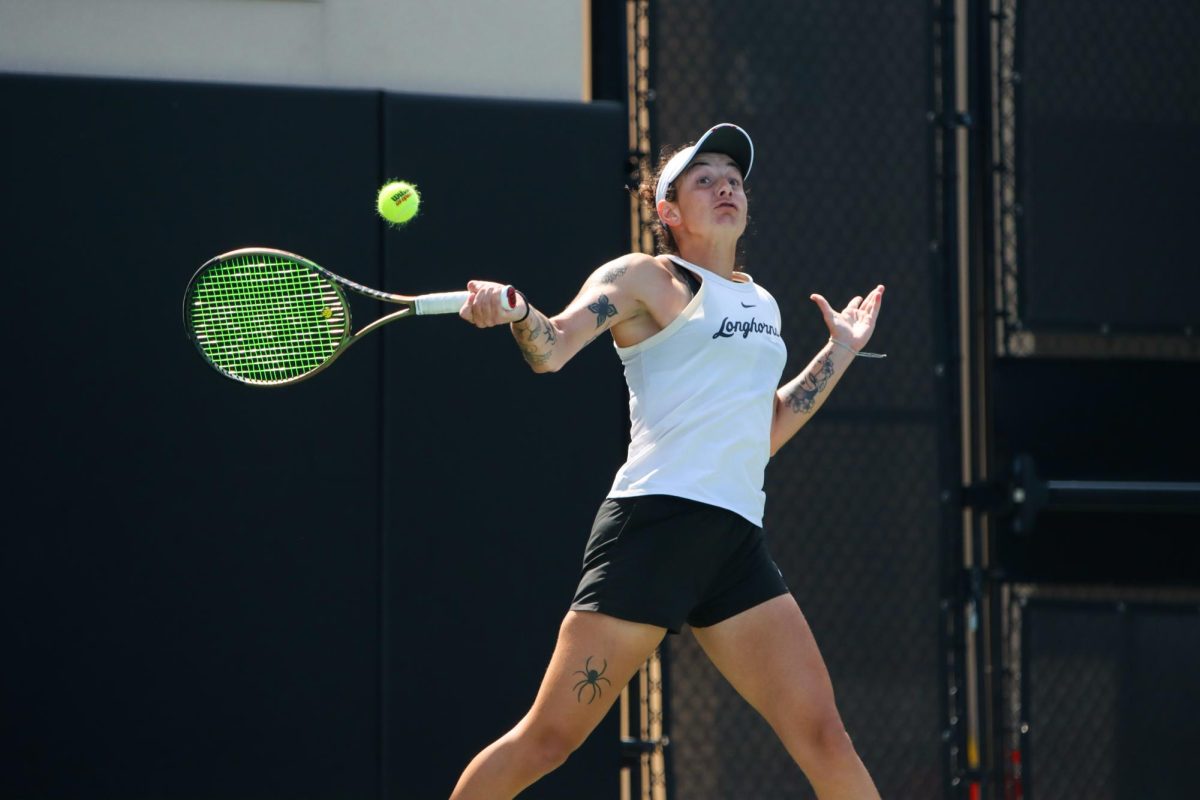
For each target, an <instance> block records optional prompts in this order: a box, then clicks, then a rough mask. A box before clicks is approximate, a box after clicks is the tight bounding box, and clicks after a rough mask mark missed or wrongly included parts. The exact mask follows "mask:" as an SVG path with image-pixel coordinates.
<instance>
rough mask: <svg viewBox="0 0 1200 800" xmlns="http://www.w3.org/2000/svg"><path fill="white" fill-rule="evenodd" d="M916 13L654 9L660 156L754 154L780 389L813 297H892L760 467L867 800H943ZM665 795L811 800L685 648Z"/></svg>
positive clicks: (759, 727) (804, 337) (663, 5)
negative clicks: (784, 442) (745, 147)
mask: <svg viewBox="0 0 1200 800" xmlns="http://www.w3.org/2000/svg"><path fill="white" fill-rule="evenodd" d="M930 27H931V26H930V20H929V9H928V8H927V7H926V5H925V4H920V3H891V2H886V1H885V0H878V1H877V2H858V1H856V2H841V3H836V4H835V3H818V2H786V3H785V2H768V1H767V0H745V2H741V3H737V4H733V3H724V2H717V1H716V0H688V1H687V2H685V1H684V0H664V1H663V2H657V3H654V4H653V5H652V25H651V33H650V36H651V50H652V53H653V59H654V69H653V71H652V77H653V87H652V88H653V97H654V101H653V105H652V120H653V133H654V137H653V139H654V141H655V142H656V144H657V145H658V146H662V145H674V144H680V143H683V142H685V141H689V140H693V139H695V137H696V136H698V135H699V134H700V133H702V132H703V131H704V130H705V129H707V128H708V127H709V126H710V125H712V124H714V123H716V122H721V121H728V122H735V123H737V124H739V125H741V126H742V127H744V128H746V129H747V130H748V131H749V132H750V134H751V136H752V137H753V138H754V142H755V147H756V160H755V166H754V171H753V173H752V175H751V176H750V178H749V181H748V183H747V191H748V195H749V198H750V226H749V229H748V231H747V236H746V237H745V238H744V240H743V242H744V252H743V254H742V264H743V267H744V269H745V271H747V272H749V273H750V274H752V275H753V276H754V277H755V280H756V281H758V282H759V283H761V284H762V285H763V286H765V287H766V288H767V289H768V290H769V291H771V292H772V294H774V295H775V297H776V299H777V300H778V301H779V304H780V308H781V309H782V312H783V321H784V322H783V325H784V335H785V339H786V340H787V343H788V346H789V350H790V355H789V363H788V366H787V372H786V375H787V376H788V377H790V376H792V375H794V374H796V373H797V372H798V371H799V370H801V369H803V367H804V366H805V365H806V364H807V363H808V361H809V360H810V359H811V358H812V356H813V354H814V353H815V352H816V351H817V350H818V349H819V348H820V347H821V345H822V344H823V343H824V340H825V338H826V336H827V334H826V333H825V329H824V325H823V323H822V321H821V318H820V315H819V313H818V312H817V310H816V307H815V306H814V305H813V304H812V302H811V301H810V300H809V295H810V294H811V293H813V292H819V293H821V294H823V295H825V296H826V297H827V298H828V299H829V300H830V302H831V303H834V304H844V303H845V302H847V301H848V300H849V299H850V298H851V297H853V296H854V295H856V294H860V295H861V294H866V292H867V291H869V290H870V289H871V288H873V287H874V286H875V285H876V284H877V283H884V284H886V286H887V294H886V300H885V303H884V311H883V314H882V317H881V321H880V323H879V326H878V329H877V331H876V334H875V338H874V339H873V340H872V347H871V349H873V350H883V351H886V352H887V353H888V355H889V357H888V359H886V360H884V361H878V362H875V361H872V362H869V363H862V364H858V365H856V366H855V367H854V368H853V369H852V370H851V371H850V372H849V373H848V374H847V375H846V376H845V378H844V379H843V381H842V382H841V384H840V385H839V387H838V391H837V392H836V393H835V394H834V395H833V397H832V398H831V399H830V400H829V401H828V402H827V403H826V405H825V407H824V408H823V409H822V410H821V412H820V414H819V415H818V416H817V418H816V420H815V421H814V422H813V423H812V424H810V425H809V426H808V427H806V428H805V430H803V431H802V432H801V433H800V434H799V435H798V436H797V438H796V439H795V440H793V442H792V443H791V444H789V446H788V447H787V448H785V449H784V450H783V451H781V452H780V453H779V455H777V456H776V457H775V459H774V460H773V461H772V463H771V465H770V466H769V468H768V473H767V492H768V506H767V521H766V528H767V533H768V540H769V543H770V548H771V551H772V553H773V555H774V557H775V560H776V562H777V563H778V564H779V566H780V568H781V569H782V570H783V573H784V575H785V577H786V578H787V580H788V582H789V585H790V586H791V588H792V591H793V593H794V594H795V596H796V598H797V600H798V601H799V603H800V606H801V608H803V609H804V610H805V614H806V616H807V617H808V619H809V622H810V624H811V626H812V628H813V630H814V633H815V635H816V637H817V641H818V643H819V644H820V646H821V648H822V652H823V654H824V656H825V660H826V662H827V664H828V666H829V669H830V672H831V674H832V677H833V681H834V687H835V691H836V692H837V697H838V704H839V708H840V710H841V712H842V716H843V719H844V720H845V722H846V726H847V729H848V731H849V732H850V735H851V737H852V738H853V739H854V741H855V743H856V746H857V748H858V750H859V753H860V754H861V756H862V757H863V760H864V761H865V762H866V764H867V767H868V769H869V770H870V771H871V773H872V775H873V776H874V778H875V780H876V782H877V784H878V786H879V788H880V791H881V792H882V793H883V795H884V796H885V797H889V798H901V799H902V798H930V797H937V796H940V794H941V779H942V776H941V755H940V747H941V740H940V726H939V714H940V708H941V702H942V700H941V693H942V687H941V685H940V683H939V673H938V658H939V648H940V645H939V640H938V576H939V564H938V536H939V521H940V516H939V515H940V509H939V501H938V494H939V492H938V484H937V476H938V459H939V455H938V430H939V425H940V424H941V422H940V421H939V412H938V409H939V405H938V402H939V401H938V394H937V392H938V390H937V387H936V385H935V379H934V367H935V365H934V346H933V344H934V342H933V336H934V331H935V328H934V323H933V315H932V307H931V303H932V302H933V298H934V296H935V287H934V286H933V285H932V281H933V278H934V276H933V274H932V272H931V270H930V267H929V250H928V247H929V243H928V232H929V230H930V228H931V225H930V220H929V214H930V208H931V207H932V205H931V197H930V192H931V191H932V177H931V175H932V165H931V164H930V153H929V150H930V148H929V140H930V137H929V129H928V127H927V126H928V121H927V118H926V114H927V111H928V110H929V103H930V99H929V94H930V77H929V76H930V67H929V59H930V51H931V47H932V46H933V45H932V43H931V41H930V40H931V34H930ZM666 661H667V667H668V669H667V677H668V679H667V682H666V684H667V688H666V691H667V695H668V697H667V709H668V717H667V725H666V728H667V730H666V733H667V735H668V736H669V737H670V741H671V745H670V747H669V748H668V754H669V757H670V759H671V769H670V771H669V775H670V782H669V784H670V785H669V787H668V789H669V796H670V797H672V798H679V800H716V798H738V799H739V800H755V799H756V798H763V799H764V800H766V799H767V798H769V799H770V800H779V798H784V797H789V798H790V797H812V796H813V794H812V790H811V788H810V787H809V786H808V784H807V782H806V781H805V779H804V778H803V776H802V774H801V773H800V771H799V769H798V768H797V767H796V766H795V764H794V763H793V762H792V760H791V758H790V757H789V756H788V755H787V753H786V752H785V751H784V749H783V747H782V745H781V744H780V743H779V742H778V740H777V738H776V737H775V735H774V733H773V732H772V731H771V730H770V729H769V727H768V726H767V725H766V723H765V722H764V721H763V720H762V719H761V718H760V717H759V716H758V715H757V714H756V713H755V712H754V711H753V710H752V709H751V708H750V707H749V706H748V705H747V704H746V703H744V702H743V701H742V700H741V699H740V698H739V697H737V696H736V694H735V692H734V691H733V690H732V688H730V687H729V685H728V684H727V683H725V681H724V680H723V679H722V678H721V677H720V675H719V674H717V672H716V670H715V669H714V668H713V667H712V665H711V664H710V663H709V662H708V660H707V658H706V657H705V656H704V655H703V653H702V652H701V651H700V649H699V647H698V646H697V645H696V643H695V640H694V639H693V638H692V637H691V636H690V635H689V634H688V633H687V632H685V633H684V635H682V636H678V637H671V638H670V640H669V642H668V645H667V647H666Z"/></svg>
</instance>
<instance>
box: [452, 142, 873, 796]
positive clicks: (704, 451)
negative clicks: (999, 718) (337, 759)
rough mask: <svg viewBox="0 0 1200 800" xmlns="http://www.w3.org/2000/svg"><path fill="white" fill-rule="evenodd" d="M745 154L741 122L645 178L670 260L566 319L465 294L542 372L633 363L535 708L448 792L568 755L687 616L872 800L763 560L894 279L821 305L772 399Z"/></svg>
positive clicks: (830, 787)
mask: <svg viewBox="0 0 1200 800" xmlns="http://www.w3.org/2000/svg"><path fill="white" fill-rule="evenodd" d="M753 163H754V145H753V144H752V142H751V140H750V136H749V135H748V134H747V133H746V132H745V131H743V130H742V129H741V128H739V127H737V126H736V125H731V124H721V125H717V126H715V127H713V128H711V129H710V130H708V131H707V132H706V133H705V134H704V135H703V136H702V137H700V138H699V139H698V140H697V141H696V143H695V144H690V145H688V146H685V147H682V148H680V149H679V150H678V151H676V152H675V153H674V154H673V155H672V156H670V158H668V159H666V160H665V161H664V163H662V164H661V165H660V167H659V170H658V173H657V175H656V176H655V178H654V179H652V183H651V184H650V185H643V186H642V187H641V194H642V198H643V200H645V201H646V202H649V203H651V204H652V205H653V207H654V209H655V210H656V212H657V214H658V217H659V220H660V221H661V226H660V230H659V249H660V250H661V251H662V253H661V254H660V255H658V256H649V255H646V254H644V253H630V254H628V255H625V256H622V257H621V258H618V259H616V260H614V261H611V262H609V263H607V264H605V265H603V266H601V267H600V268H599V269H597V270H596V271H595V272H594V273H592V275H591V276H590V277H589V278H588V280H587V281H586V282H585V283H584V285H583V288H582V289H581V290H580V292H579V294H578V296H577V297H576V298H575V299H574V300H573V301H572V302H571V303H570V305H568V306H567V307H566V308H565V309H564V310H563V311H562V312H561V313H560V314H558V315H556V316H553V317H550V316H547V315H546V314H544V313H542V312H541V311H539V310H538V309H537V308H535V307H533V306H531V305H530V304H529V303H528V302H527V301H526V300H525V299H524V298H523V297H522V298H520V299H519V300H518V302H517V304H516V307H515V308H513V309H511V310H506V309H505V307H504V305H503V304H502V303H501V292H502V290H503V288H504V287H503V285H502V284H499V283H491V282H486V281H471V282H470V283H469V284H468V289H469V290H470V291H471V293H472V294H471V297H470V299H469V300H468V301H467V303H466V304H465V305H464V306H463V308H462V310H461V312H460V316H462V317H463V318H464V319H466V320H467V321H468V322H471V323H473V324H475V325H476V326H478V327H480V328H487V327H491V326H495V325H501V324H508V325H511V329H512V334H513V336H514V337H515V338H516V341H517V344H518V346H519V347H520V349H521V352H522V353H523V354H524V357H525V360H526V361H527V362H528V363H529V365H530V366H531V367H532V368H533V369H534V370H535V371H537V372H553V371H555V370H558V369H561V368H562V367H563V366H564V365H565V364H566V363H567V362H568V361H570V360H571V358H572V356H574V355H575V354H576V353H578V352H579V351H580V350H581V349H582V348H583V347H584V346H586V345H587V344H589V343H590V342H591V341H592V340H593V339H595V338H596V337H598V336H599V335H600V334H602V333H604V332H605V331H608V332H609V333H610V334H611V335H612V338H613V341H614V343H615V345H616V350H617V354H618V355H619V356H620V358H621V361H622V363H623V364H624V366H625V378H626V380H627V382H628V384H629V410H630V420H631V424H632V430H631V441H630V444H629V454H628V459H627V460H626V462H625V464H624V465H623V466H622V467H621V468H620V469H619V470H618V471H617V475H616V479H615V480H614V481H613V485H612V490H611V491H610V492H609V494H608V498H607V499H606V500H605V501H604V502H603V504H602V505H601V506H600V510H599V513H597V515H596V520H595V524H594V526H593V528H592V532H591V536H590V538H589V540H588V543H587V548H586V551H585V553H584V558H583V568H582V574H581V577H580V581H579V587H578V590H577V591H576V594H575V598H574V601H573V603H572V604H571V608H570V610H569V611H568V612H567V615H566V618H565V619H564V620H563V623H562V627H561V629H560V631H559V636H558V643H557V645H556V647H555V650H554V654H553V656H552V657H551V659H550V665H549V667H548V669H547V670H546V674H545V677H544V678H543V681H542V684H541V688H540V689H539V691H538V694H537V697H536V699H535V700H534V702H533V706H532V708H531V709H530V710H529V713H528V714H526V715H525V717H524V718H523V719H522V720H521V721H520V722H519V723H518V724H517V725H516V727H514V728H513V729H512V730H511V731H509V732H508V733H506V734H505V735H504V736H502V737H501V738H500V739H498V740H497V741H496V742H494V743H493V744H491V745H490V746H488V747H487V748H486V749H484V750H483V751H482V752H481V753H479V755H477V756H476V757H475V758H474V760H472V761H471V763H470V764H469V765H467V768H466V770H465V771H464V772H463V774H462V777H461V778H460V779H459V781H458V785H457V786H456V787H455V789H454V794H453V795H452V800H498V798H511V797H514V796H515V795H516V794H517V793H519V792H520V791H522V790H523V789H524V788H526V787H527V786H529V785H530V784H532V783H534V782H535V781H536V780H537V779H538V778H540V777H541V776H543V775H545V774H546V773H548V772H550V771H551V770H553V769H555V768H556V767H558V766H559V765H560V764H562V763H563V762H564V761H565V760H566V759H567V757H568V756H569V755H570V753H571V752H572V751H574V750H575V748H577V747H578V746H579V745H580V744H581V743H582V742H583V741H584V739H586V738H587V736H588V734H590V733H591V731H592V730H593V728H595V726H596V725H597V724H598V723H599V722H600V720H601V718H602V717H603V716H604V714H605V713H606V712H607V711H608V709H609V708H610V707H611V705H612V703H613V701H614V700H615V699H616V697H617V696H618V694H619V693H620V691H621V688H622V687H623V686H624V685H625V684H626V683H627V682H628V681H629V680H630V678H631V677H632V676H633V675H634V674H635V673H636V671H637V669H638V667H639V666H640V665H641V664H642V663H643V662H644V661H645V660H646V659H647V658H648V657H649V656H650V655H651V653H652V652H653V651H654V649H655V648H656V647H657V646H658V644H659V643H660V642H661V641H662V639H663V637H664V636H665V635H666V633H667V632H668V631H671V632H673V633H678V632H679V631H680V629H681V628H682V627H683V626H684V625H685V624H687V625H690V626H691V628H692V631H693V633H694V635H695V637H696V639H697V641H698V642H699V643H700V646H701V647H702V648H703V649H704V652H705V653H706V654H707V655H708V657H709V658H710V659H712V662H713V663H714V664H715V665H716V667H717V669H718V670H720V672H721V674H722V675H724V676H725V678H726V679H727V680H728V681H729V682H730V683H731V684H732V685H733V686H734V688H735V689H737V691H738V692H739V693H740V694H741V695H742V696H743V697H744V698H745V699H746V700H747V701H748V702H749V703H750V704H751V705H752V706H753V707H754V708H755V709H756V710H757V711H758V712H759V713H760V714H762V715H763V717H765V718H766V720H767V721H768V722H769V723H770V724H771V726H772V728H773V729H774V730H775V732H776V733H777V734H778V736H779V738H780V740H781V741H782V742H783V744H784V746H785V747H786V748H787V751H788V752H789V753H790V754H791V755H792V757H793V758H794V759H795V761H796V763H797V764H798V765H799V767H800V769H802V770H803V771H804V774H805V775H806V776H807V777H808V779H809V781H810V782H811V783H812V785H813V787H814V789H815V790H816V792H817V795H818V797H820V798H822V800H834V799H835V798H847V799H848V798H853V799H854V800H864V798H878V797H879V794H878V792H877V791H876V789H875V786H874V784H873V783H872V781H871V778H870V776H869V775H868V773H867V770H866V768H865V767H864V766H863V763H862V761H861V760H860V759H859V757H858V754H857V753H856V752H855V749H854V746H853V744H852V743H851V741H850V737H849V736H848V735H847V733H846V730H845V727H844V726H843V724H842V720H841V717H840V715H839V714H838V710H837V706H836V705H835V703H834V695H833V687H832V685H831V683H830V679H829V673H828V671H827V670H826V667H825V663H824V661H823V659H822V658H821V653H820V651H819V650H818V649H817V643H816V641H815V640H814V639H813V634H812V631H811V630H810V629H809V626H808V623H807V622H806V621H805V619H804V616H803V614H801V612H800V608H799V606H798V605H797V604H796V601H795V599H794V598H793V597H792V595H791V594H790V592H789V591H788V587H787V585H786V584H785V582H784V579H783V576H782V575H781V574H780V571H779V569H778V568H777V567H776V566H775V563H774V562H773V561H772V559H771V557H770V555H769V554H768V552H767V549H766V546H765V544H764V539H763V530H762V518H763V508H764V505H765V501H766V496H765V494H764V493H763V471H764V469H765V467H766V465H767V460H768V459H769V458H770V457H771V455H773V454H774V453H775V452H776V451H777V450H778V449H779V448H780V447H782V446H783V445H784V444H785V443H786V442H787V441H788V440H789V439H791V438H792V436H794V435H795V434H796V431H798V430H800V428H801V427H803V426H804V424H805V423H807V422H808V421H809V420H810V419H812V416H813V414H814V413H816V411H817V409H819V408H820V407H821V404H822V403H823V402H824V401H825V399H826V398H827V397H828V396H829V393H830V391H832V390H833V387H834V386H836V385H837V382H838V380H839V379H840V378H841V376H842V375H843V374H844V373H845V371H846V368H847V367H848V366H849V365H850V364H851V363H852V362H853V361H854V360H855V358H856V357H858V356H861V355H868V354H865V353H863V352H862V348H863V347H864V345H866V344H867V341H868V340H869V339H870V338H871V334H872V332H873V331H874V329H875V321H876V319H877V317H878V315H879V311H880V308H881V305H882V301H883V291H884V287H883V286H882V285H880V286H877V287H875V288H874V289H873V290H872V291H871V292H870V293H869V294H867V296H866V298H865V299H864V298H862V297H855V298H854V299H852V300H851V301H850V303H849V304H848V305H847V306H846V307H845V308H844V309H842V310H841V311H836V310H834V309H833V308H832V307H830V305H829V303H828V302H826V300H825V298H824V297H822V296H821V295H819V294H814V295H812V298H811V299H812V300H813V301H814V302H815V303H816V305H817V307H818V308H819V309H820V312H821V315H822V316H823V317H824V319H825V324H826V326H827V327H828V328H829V340H828V342H827V343H826V344H825V345H824V346H823V347H822V348H821V349H820V350H819V351H818V352H817V354H816V356H815V357H814V358H813V359H812V361H811V362H810V363H809V364H808V366H807V367H806V368H805V369H804V370H803V371H802V372H801V373H800V374H799V375H798V376H796V377H795V378H794V379H793V380H792V381H790V382H789V383H787V384H785V385H784V386H783V387H782V388H779V384H780V378H781V375H782V373H783V368H784V362H785V360H786V348H785V346H784V342H783V338H782V336H781V333H780V328H781V325H780V314H779V307H778V305H776V303H775V299H774V298H773V297H772V296H771V295H770V294H769V293H768V292H767V290H766V289H764V288H763V287H762V286H760V285H758V284H757V283H756V282H755V281H754V280H753V279H752V278H751V277H750V276H749V275H747V274H746V273H744V272H741V271H739V270H738V269H737V267H736V266H735V259H736V255H737V248H738V240H739V239H740V237H741V236H742V234H743V232H744V231H745V230H746V194H745V191H744V189H743V183H744V181H745V179H746V178H747V177H749V175H750V170H751V167H752V166H753ZM870 355H873V354H870Z"/></svg>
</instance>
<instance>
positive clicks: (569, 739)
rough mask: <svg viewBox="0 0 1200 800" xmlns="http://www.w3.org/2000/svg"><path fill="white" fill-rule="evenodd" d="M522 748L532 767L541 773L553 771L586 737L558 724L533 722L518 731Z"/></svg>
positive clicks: (515, 732)
mask: <svg viewBox="0 0 1200 800" xmlns="http://www.w3.org/2000/svg"><path fill="white" fill-rule="evenodd" d="M514 734H516V736H517V739H518V741H519V743H520V748H521V750H522V752H523V753H524V756H525V758H527V759H528V760H529V763H530V766H531V768H533V769H534V770H536V771H537V773H538V774H539V775H545V774H546V773H548V772H553V771H554V770H556V769H558V768H559V767H561V766H562V765H563V763H564V762H566V760H567V758H569V757H570V755H571V753H574V752H575V751H576V750H577V749H578V748H579V746H580V745H581V744H583V739H584V737H582V736H580V735H579V734H578V733H576V732H575V731H572V730H570V729H568V728H564V727H561V726H557V725H549V724H536V723H535V724H531V725H526V726H521V727H519V728H518V729H517V730H516V731H514Z"/></svg>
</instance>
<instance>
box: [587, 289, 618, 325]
mask: <svg viewBox="0 0 1200 800" xmlns="http://www.w3.org/2000/svg"><path fill="white" fill-rule="evenodd" d="M588 311H591V312H592V313H593V314H595V315H596V327H597V328H599V327H600V326H601V325H603V324H604V323H605V322H607V321H608V318H609V317H615V316H616V315H617V307H616V306H614V305H613V304H612V303H610V302H608V295H606V294H602V295H600V299H599V300H597V301H596V302H594V303H592V304H591V305H589V306H588Z"/></svg>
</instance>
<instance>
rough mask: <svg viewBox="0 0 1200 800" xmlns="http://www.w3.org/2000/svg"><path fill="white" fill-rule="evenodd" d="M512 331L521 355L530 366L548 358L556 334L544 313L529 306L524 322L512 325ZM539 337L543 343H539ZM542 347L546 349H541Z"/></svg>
mask: <svg viewBox="0 0 1200 800" xmlns="http://www.w3.org/2000/svg"><path fill="white" fill-rule="evenodd" d="M513 333H514V334H516V339H517V347H519V348H520V349H521V356H522V357H524V359H525V361H526V362H528V363H529V365H530V366H534V367H538V366H541V365H542V364H545V363H546V362H547V361H549V360H550V355H551V354H552V353H553V352H554V343H555V342H557V341H558V336H557V334H555V332H554V326H553V325H551V324H550V320H548V319H546V315H545V314H543V313H542V312H540V311H538V310H537V309H535V308H531V309H530V310H529V317H528V318H527V319H526V320H525V321H524V322H522V323H518V324H516V325H514V326H513ZM539 339H544V340H545V344H539V341H538V340H539ZM542 347H546V348H547V349H546V350H544V351H543V350H542Z"/></svg>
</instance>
